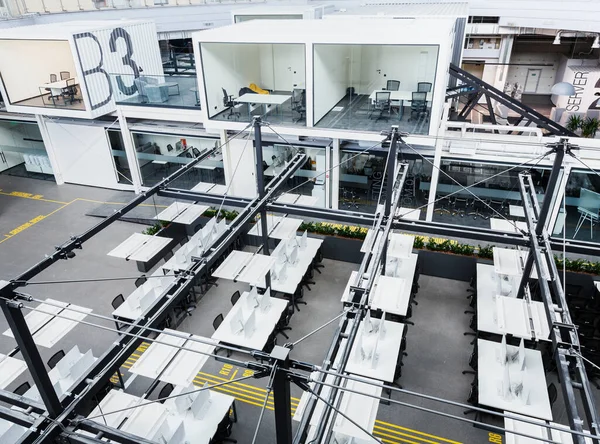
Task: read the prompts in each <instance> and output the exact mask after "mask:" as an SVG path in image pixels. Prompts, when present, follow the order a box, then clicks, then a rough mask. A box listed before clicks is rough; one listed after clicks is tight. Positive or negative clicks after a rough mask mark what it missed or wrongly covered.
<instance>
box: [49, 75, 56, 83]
mask: <svg viewBox="0 0 600 444" xmlns="http://www.w3.org/2000/svg"><path fill="white" fill-rule="evenodd" d="M57 80H58V77H56V74H50V83H53V82H56V81H57Z"/></svg>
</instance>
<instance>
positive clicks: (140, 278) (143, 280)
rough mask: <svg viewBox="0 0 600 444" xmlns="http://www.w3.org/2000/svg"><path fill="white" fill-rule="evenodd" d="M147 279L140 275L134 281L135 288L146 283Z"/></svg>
mask: <svg viewBox="0 0 600 444" xmlns="http://www.w3.org/2000/svg"><path fill="white" fill-rule="evenodd" d="M147 280H148V279H147V278H146V276H144V275H142V276H140V277H139V278H137V279H136V280H135V287H136V288H137V287H139V286H140V285H142V284H143V283H144V282H146V281H147Z"/></svg>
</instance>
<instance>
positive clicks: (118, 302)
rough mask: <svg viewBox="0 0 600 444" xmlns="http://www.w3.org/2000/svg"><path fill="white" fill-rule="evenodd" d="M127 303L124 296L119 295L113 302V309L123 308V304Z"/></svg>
mask: <svg viewBox="0 0 600 444" xmlns="http://www.w3.org/2000/svg"><path fill="white" fill-rule="evenodd" d="M123 302H125V298H123V295H122V294H119V295H117V296H116V297H115V298H114V299H113V300H112V302H111V304H112V308H114V309H115V310H116V309H117V308H119V307H120V306H121V304H122V303H123Z"/></svg>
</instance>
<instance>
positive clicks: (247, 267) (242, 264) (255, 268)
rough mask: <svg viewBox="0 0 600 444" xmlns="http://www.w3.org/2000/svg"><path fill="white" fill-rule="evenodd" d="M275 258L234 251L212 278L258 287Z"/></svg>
mask: <svg viewBox="0 0 600 444" xmlns="http://www.w3.org/2000/svg"><path fill="white" fill-rule="evenodd" d="M274 264H275V258H273V257H271V256H266V255H264V254H252V253H248V252H245V251H238V250H234V251H232V252H231V253H229V256H227V258H226V259H225V260H224V261H223V263H222V264H221V265H219V268H217V269H216V270H215V271H214V272H213V274H212V275H213V277H217V278H222V279H229V280H232V281H235V282H245V283H247V284H250V285H260V284H261V283H263V282H264V279H265V275H266V274H267V272H268V271H269V270H271V268H272V267H273V265H274Z"/></svg>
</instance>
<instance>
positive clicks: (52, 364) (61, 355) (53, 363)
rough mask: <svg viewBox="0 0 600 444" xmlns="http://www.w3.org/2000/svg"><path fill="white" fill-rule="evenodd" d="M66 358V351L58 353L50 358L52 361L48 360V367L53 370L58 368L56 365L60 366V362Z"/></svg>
mask: <svg viewBox="0 0 600 444" xmlns="http://www.w3.org/2000/svg"><path fill="white" fill-rule="evenodd" d="M64 357H65V352H64V350H59V351H57V352H56V353H54V354H53V355H52V356H51V357H50V359H48V367H50V369H53V368H54V367H56V364H58V362H59V361H60V360H61V359H62V358H64Z"/></svg>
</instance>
